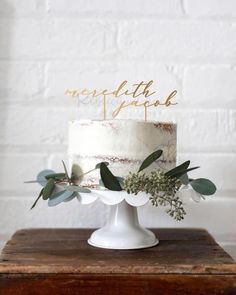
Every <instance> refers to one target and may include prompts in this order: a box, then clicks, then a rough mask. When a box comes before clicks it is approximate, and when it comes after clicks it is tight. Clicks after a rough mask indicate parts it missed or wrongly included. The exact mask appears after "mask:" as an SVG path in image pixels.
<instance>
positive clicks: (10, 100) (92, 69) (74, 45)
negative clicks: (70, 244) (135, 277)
mask: <svg viewBox="0 0 236 295" xmlns="http://www.w3.org/2000/svg"><path fill="white" fill-rule="evenodd" d="M235 17H236V1H234V0H224V1H222V0H199V1H196V0H146V1H141V0H129V1H126V3H125V5H124V4H123V3H121V2H120V1H119V0H99V1H98V0H71V1H67V0H22V1H19V0H1V1H0V216H1V217H0V239H1V240H2V241H4V240H5V239H6V238H8V237H9V236H10V235H11V234H12V233H13V232H14V231H15V230H16V229H18V228H22V227H40V226H82V227H86V226H99V225H101V224H103V223H104V222H105V218H106V216H107V212H108V209H107V208H105V206H103V205H101V204H98V203H96V204H93V205H92V206H86V207H80V206H79V205H78V204H76V202H73V203H71V204H66V205H64V206H59V207H58V208H56V209H55V210H50V212H49V209H48V208H47V207H46V206H45V204H42V203H41V204H40V205H39V207H38V208H35V209H34V210H33V211H32V212H31V211H29V207H30V205H31V204H32V202H33V200H34V198H35V196H36V194H37V191H38V187H37V186H35V185H25V184H23V181H24V180H28V179H32V178H34V176H35V174H36V173H37V172H38V171H39V170H40V169H43V168H44V167H45V168H53V169H59V167H60V165H61V164H60V160H61V159H65V160H66V148H67V122H68V121H69V120H72V119H75V118H78V119H79V118H101V107H100V103H99V102H95V103H94V105H93V106H92V105H91V107H90V108H87V107H86V106H85V105H83V104H80V105H79V108H78V107H77V103H76V100H75V99H73V98H68V97H65V96H64V91H65V89H66V88H78V87H84V86H85V87H88V88H92V87H97V88H105V87H107V88H111V89H112V88H114V87H115V86H116V85H117V84H118V83H119V82H120V81H122V80H124V79H128V80H129V81H130V82H137V81H138V80H149V79H153V80H154V81H155V89H156V90H157V91H158V95H159V97H163V96H165V95H166V94H168V93H169V92H170V91H171V90H174V89H177V90H178V96H177V97H176V100H177V101H178V106H176V107H172V108H170V109H159V110H150V111H149V118H150V119H155V120H174V121H176V122H177V123H178V155H179V161H184V160H186V159H192V161H193V163H194V164H200V165H201V166H202V168H201V171H199V174H198V172H196V175H202V176H205V177H209V178H212V179H213V180H214V181H215V182H216V183H217V185H218V188H219V191H218V193H217V196H216V197H215V199H213V198H214V197H212V199H211V200H208V201H206V202H205V203H204V202H202V204H200V205H199V204H194V203H191V204H190V205H189V211H190V212H191V214H189V215H188V217H187V219H186V220H185V221H184V222H183V223H182V224H181V223H176V222H174V221H172V220H171V219H169V218H168V216H167V217H166V216H165V215H164V214H163V213H162V212H160V211H158V210H156V209H155V208H151V207H145V208H141V210H140V211H141V220H142V222H143V223H144V224H146V225H148V226H197V227H199V226H201V227H205V228H208V229H209V231H210V232H211V233H212V234H213V235H214V236H215V238H216V239H217V240H219V241H220V242H221V243H223V244H224V245H226V246H227V245H228V246H229V248H230V249H232V247H231V246H232V245H234V244H236V235H235V210H236V199H235V198H234V194H235V193H236V183H235V175H236V69H235V66H236V64H235V60H236V51H235V48H236V18H235ZM112 108H113V106H111V105H110V106H109V110H111V109H112ZM120 118H143V112H142V110H136V112H134V111H133V110H131V109H130V110H127V111H124V112H123V113H122V114H121V116H120ZM89 207H91V208H89ZM209 212H211V214H210V215H209ZM87 214H90V215H89V216H90V218H87V216H88V215H87ZM226 217H227V218H226Z"/></svg>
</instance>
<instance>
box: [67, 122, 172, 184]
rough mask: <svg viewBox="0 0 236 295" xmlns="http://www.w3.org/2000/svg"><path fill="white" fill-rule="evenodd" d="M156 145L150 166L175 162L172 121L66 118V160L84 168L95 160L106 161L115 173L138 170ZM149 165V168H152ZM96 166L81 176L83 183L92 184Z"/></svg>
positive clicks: (162, 166) (167, 166) (96, 179)
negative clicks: (156, 155) (158, 153)
mask: <svg viewBox="0 0 236 295" xmlns="http://www.w3.org/2000/svg"><path fill="white" fill-rule="evenodd" d="M157 149H162V150H163V155H162V156H161V157H160V159H158V160H157V161H156V162H155V163H153V164H152V165H154V167H156V168H158V169H162V170H164V171H165V170H168V169H171V168H173V167H174V166H175V164H176V125H175V124H173V123H160V122H144V121H135V120H103V121H99V120H97V121H95V120H76V121H71V122H69V145H68V154H69V164H70V167H71V166H72V165H73V164H77V165H79V167H80V168H81V172H82V173H84V172H87V171H89V170H91V169H93V168H94V167H95V165H96V164H97V163H99V162H103V161H105V162H109V164H110V165H109V168H110V170H111V171H112V172H113V174H114V175H116V176H122V177H125V176H126V175H127V174H128V173H129V171H131V172H135V171H138V168H139V166H140V165H141V163H142V161H143V160H144V159H145V158H146V157H147V156H148V155H150V154H151V153H152V152H154V151H156V150H157ZM154 167H153V166H152V169H153V168H154ZM99 179H100V175H99V170H96V171H94V172H92V173H89V174H87V175H85V176H84V179H83V183H84V184H85V185H90V186H93V185H96V184H98V182H99Z"/></svg>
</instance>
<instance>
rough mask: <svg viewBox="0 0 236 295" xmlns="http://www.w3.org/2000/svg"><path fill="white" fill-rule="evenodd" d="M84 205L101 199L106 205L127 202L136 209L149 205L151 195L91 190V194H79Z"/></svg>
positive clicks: (79, 198) (79, 199)
mask: <svg viewBox="0 0 236 295" xmlns="http://www.w3.org/2000/svg"><path fill="white" fill-rule="evenodd" d="M77 199H78V201H79V202H80V203H81V204H82V205H87V204H91V203H93V202H95V201H96V200H97V199H99V200H100V201H101V202H102V203H104V204H106V205H110V206H111V205H117V204H119V203H121V202H122V201H123V200H125V201H126V202H127V203H128V204H129V205H131V206H134V207H139V206H143V205H145V204H147V203H148V201H149V195H148V194H146V193H144V192H140V193H138V194H137V195H134V194H128V193H127V192H126V191H110V190H102V189H101V190H95V189H91V193H79V196H78V197H77Z"/></svg>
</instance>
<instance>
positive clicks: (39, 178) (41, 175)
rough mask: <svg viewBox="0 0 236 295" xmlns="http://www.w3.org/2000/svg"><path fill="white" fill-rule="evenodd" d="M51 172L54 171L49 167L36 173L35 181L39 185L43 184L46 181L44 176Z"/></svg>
mask: <svg viewBox="0 0 236 295" xmlns="http://www.w3.org/2000/svg"><path fill="white" fill-rule="evenodd" d="M52 173H55V171H53V170H50V169H46V170H43V171H41V172H39V174H38V175H37V182H38V183H39V184H40V185H42V186H45V184H46V183H47V179H46V176H47V175H49V174H52Z"/></svg>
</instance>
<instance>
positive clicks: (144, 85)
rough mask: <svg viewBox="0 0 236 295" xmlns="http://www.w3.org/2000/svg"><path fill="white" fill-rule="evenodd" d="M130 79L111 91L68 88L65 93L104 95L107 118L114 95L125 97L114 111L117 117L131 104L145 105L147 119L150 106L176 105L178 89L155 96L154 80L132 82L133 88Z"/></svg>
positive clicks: (68, 94)
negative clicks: (108, 102) (109, 102)
mask: <svg viewBox="0 0 236 295" xmlns="http://www.w3.org/2000/svg"><path fill="white" fill-rule="evenodd" d="M127 84H128V81H127V80H124V81H122V82H121V83H120V84H119V86H118V87H117V88H116V89H115V90H113V91H109V90H108V89H103V90H97V89H92V90H90V89H87V88H83V89H80V90H79V89H66V91H65V95H66V96H71V97H80V96H85V97H92V98H98V97H102V107H103V119H104V120H106V119H107V98H108V97H113V98H115V99H119V98H120V99H123V100H122V101H121V102H120V101H118V102H119V105H118V107H117V108H116V109H115V110H114V111H113V113H112V117H113V118H116V117H117V116H118V115H119V113H120V112H121V111H122V110H123V109H125V108H127V107H130V106H134V107H143V108H144V120H145V121H147V117H148V108H150V107H159V106H166V107H169V106H172V105H176V104H177V102H172V99H173V97H174V96H175V95H176V94H177V90H173V91H171V92H170V94H169V95H167V96H166V97H165V98H164V99H162V100H161V99H159V98H156V97H154V95H155V94H156V91H151V89H150V88H151V86H152V84H153V80H149V81H147V82H145V81H141V82H138V83H135V84H132V85H131V86H132V90H129V89H128V88H127ZM124 98H129V99H131V101H127V100H126V99H124Z"/></svg>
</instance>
